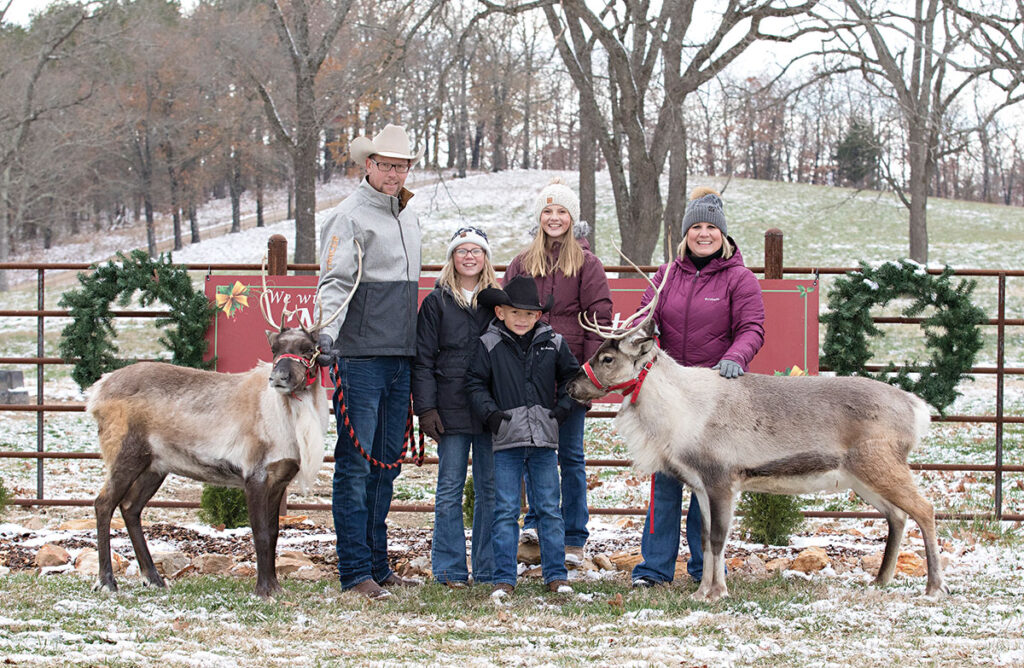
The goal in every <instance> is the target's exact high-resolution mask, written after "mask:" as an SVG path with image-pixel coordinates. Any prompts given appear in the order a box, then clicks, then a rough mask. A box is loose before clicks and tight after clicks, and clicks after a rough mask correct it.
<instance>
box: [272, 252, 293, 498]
mask: <svg viewBox="0 0 1024 668" xmlns="http://www.w3.org/2000/svg"><path fill="white" fill-rule="evenodd" d="M267 274H268V275H270V276H287V275H288V240H287V239H286V238H285V237H284V235H283V234H274V235H272V236H271V237H270V238H269V239H267ZM277 514H278V515H281V516H282V517H283V516H285V515H287V514H288V489H287V488H285V490H284V494H282V495H281V506H280V507H279V508H278V510H277Z"/></svg>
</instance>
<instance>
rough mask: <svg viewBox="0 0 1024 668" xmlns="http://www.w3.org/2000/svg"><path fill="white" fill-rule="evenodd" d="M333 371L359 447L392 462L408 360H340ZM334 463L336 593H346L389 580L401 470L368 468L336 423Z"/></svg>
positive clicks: (399, 436)
mask: <svg viewBox="0 0 1024 668" xmlns="http://www.w3.org/2000/svg"><path fill="white" fill-rule="evenodd" d="M338 368H339V377H338V385H339V387H341V388H342V390H344V392H345V405H346V408H347V410H348V417H349V422H350V423H351V424H352V428H353V430H354V431H355V434H356V438H357V439H359V444H360V445H362V447H363V449H364V450H365V451H366V452H367V453H368V454H369V455H370V456H371V457H373V458H374V459H376V460H378V461H380V462H383V463H385V464H390V463H391V462H394V461H395V460H396V459H398V456H399V455H401V454H402V440H403V439H404V437H405V427H406V422H407V420H408V418H409V373H410V368H411V360H410V358H408V357H348V358H346V357H342V358H340V359H339V360H338ZM335 418H340V416H339V415H335ZM334 457H335V462H334V485H333V490H332V495H331V506H332V511H333V514H334V532H335V534H336V535H337V538H338V546H337V551H338V575H339V576H340V578H341V588H342V589H351V588H352V587H354V586H356V585H357V584H359V583H361V582H365V581H366V580H369V579H371V578H372V579H373V580H374V581H376V582H378V583H380V582H383V581H384V580H386V579H387V578H388V577H389V576H390V575H391V567H390V566H389V565H388V527H387V516H388V510H389V509H390V508H391V493H392V488H393V485H394V482H395V478H397V477H398V474H399V473H400V472H401V467H395V468H393V469H383V468H380V467H377V466H370V463H369V462H368V461H366V459H364V458H363V456H362V455H361V454H360V453H359V451H358V450H356V448H355V447H354V446H353V444H352V439H351V438H350V437H349V434H348V429H347V428H345V426H344V424H342V423H341V421H340V419H339V423H338V443H337V445H335V446H334Z"/></svg>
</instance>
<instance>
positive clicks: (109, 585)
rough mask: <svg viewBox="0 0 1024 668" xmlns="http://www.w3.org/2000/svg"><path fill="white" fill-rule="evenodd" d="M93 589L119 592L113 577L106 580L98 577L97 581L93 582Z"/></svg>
mask: <svg viewBox="0 0 1024 668" xmlns="http://www.w3.org/2000/svg"><path fill="white" fill-rule="evenodd" d="M92 590H93V591H106V592H110V593H111V594H116V593H117V583H116V582H114V580H113V579H110V580H104V579H103V578H97V579H96V582H94V583H93V584H92Z"/></svg>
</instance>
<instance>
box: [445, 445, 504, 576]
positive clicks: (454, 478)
mask: <svg viewBox="0 0 1024 668" xmlns="http://www.w3.org/2000/svg"><path fill="white" fill-rule="evenodd" d="M471 445H472V447H473V547H472V555H473V580H474V581H475V582H491V581H492V580H494V544H493V543H492V542H491V522H492V521H493V519H494V457H493V452H492V451H491V435H490V434H489V433H483V434H444V435H442V436H441V442H440V443H438V444H437V456H438V459H439V460H440V461H439V462H438V464H437V493H436V494H435V496H434V540H433V543H432V544H431V547H430V563H431V568H432V570H433V572H434V579H435V580H437V581H438V582H466V581H467V580H468V579H469V573H468V572H467V571H466V533H465V530H464V529H463V525H462V491H463V489H464V488H465V485H466V464H467V463H468V459H469V449H470V446H471Z"/></svg>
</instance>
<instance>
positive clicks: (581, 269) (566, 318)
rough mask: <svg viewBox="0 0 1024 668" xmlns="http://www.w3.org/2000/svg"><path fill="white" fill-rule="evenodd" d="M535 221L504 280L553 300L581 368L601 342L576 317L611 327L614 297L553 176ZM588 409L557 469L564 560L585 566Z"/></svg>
mask: <svg viewBox="0 0 1024 668" xmlns="http://www.w3.org/2000/svg"><path fill="white" fill-rule="evenodd" d="M533 215H534V220H535V221H537V222H538V223H539V227H538V229H537V234H536V236H535V237H534V238H533V243H531V244H530V246H529V247H528V248H526V249H525V250H523V251H522V252H520V253H519V255H517V256H516V257H515V258H514V259H513V260H512V262H511V263H510V264H509V265H508V269H507V270H506V271H505V277H504V279H503V281H502V282H503V283H504V284H506V285H507V284H508V281H510V280H511V279H512V278H515V277H516V276H521V275H525V276H529V277H531V278H533V279H534V281H536V283H537V290H538V292H539V293H540V296H541V299H542V300H543V299H546V298H547V296H548V295H553V296H554V306H553V307H552V309H551V311H550V312H548V313H547V314H546V315H545V316H544V320H545V321H546V322H548V323H549V324H550V325H551V328H552V329H554V330H555V332H556V333H558V334H561V335H562V337H563V338H564V339H565V340H566V342H567V343H568V344H569V349H570V350H571V351H572V354H573V356H575V357H576V360H577V361H578V362H579V363H580V364H583V363H584V362H586V361H587V360H588V359H590V357H591V355H593V354H594V353H595V352H596V351H597V349H598V348H599V347H600V345H601V343H602V339H601V338H600V337H599V336H597V335H596V334H594V333H592V332H588V331H586V330H584V329H583V328H582V327H580V324H579V320H578V319H577V316H578V315H579V314H580V313H584V314H586V315H587V316H588V317H589V318H596V319H597V322H598V323H600V324H601V325H605V326H609V325H611V316H612V298H611V292H610V291H609V289H608V278H607V276H605V273H604V266H603V265H602V264H601V260H599V259H598V258H597V256H596V255H594V254H593V253H591V252H590V244H589V242H588V241H587V239H586V234H587V232H588V231H589V227H588V226H587V224H586V223H584V222H582V221H580V199H579V197H578V196H577V195H576V193H575V192H574V191H573V190H572V188H570V187H569V186H567V185H566V184H565V183H563V182H562V179H561V178H559V177H555V178H554V179H552V180H551V183H549V184H548V185H547V186H546V187H545V188H544V189H543V190H541V191H540V194H539V195H538V196H537V199H536V200H535V202H534V207H533ZM586 412H587V409H586V407H585V406H581V405H578V404H577V405H576V407H575V408H574V409H573V410H572V411H571V412H570V414H569V415H568V417H566V419H565V420H564V421H563V422H562V424H561V427H560V429H559V436H558V466H559V469H560V470H561V486H562V489H561V496H562V519H563V520H564V521H565V560H566V563H567V564H579V563H581V562H582V561H583V546H584V545H585V544H586V542H587V537H588V536H589V535H590V533H589V531H588V530H587V520H589V518H590V515H589V513H588V511H587V472H586V468H585V462H584V456H583V420H584V416H585V415H586ZM536 523H537V522H536V517H535V516H534V515H533V513H527V515H526V520H525V521H524V523H523V528H524V531H523V534H522V538H521V539H520V540H521V541H536V536H537V533H536Z"/></svg>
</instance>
